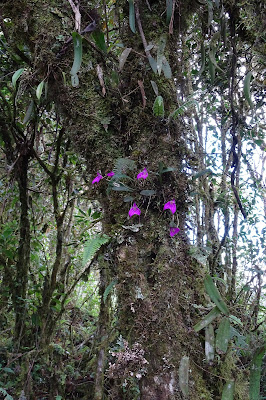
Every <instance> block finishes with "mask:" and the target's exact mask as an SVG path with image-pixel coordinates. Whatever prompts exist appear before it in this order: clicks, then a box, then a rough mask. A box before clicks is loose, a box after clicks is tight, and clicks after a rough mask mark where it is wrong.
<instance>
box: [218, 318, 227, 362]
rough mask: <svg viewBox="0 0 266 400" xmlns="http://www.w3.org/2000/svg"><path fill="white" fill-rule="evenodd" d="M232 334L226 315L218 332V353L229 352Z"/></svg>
mask: <svg viewBox="0 0 266 400" xmlns="http://www.w3.org/2000/svg"><path fill="white" fill-rule="evenodd" d="M230 334H231V330H230V322H229V319H228V318H227V317H224V318H223V319H222V320H221V322H220V324H219V327H218V329H217V334H216V351H217V353H218V354H222V353H224V354H225V353H226V352H227V348H228V342H229V339H230Z"/></svg>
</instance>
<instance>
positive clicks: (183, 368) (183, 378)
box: [179, 356, 189, 398]
mask: <svg viewBox="0 0 266 400" xmlns="http://www.w3.org/2000/svg"><path fill="white" fill-rule="evenodd" d="M188 374H189V357H187V356H183V357H182V358H181V361H180V365H179V386H180V389H181V391H182V393H183V396H184V397H185V398H187V396H188Z"/></svg>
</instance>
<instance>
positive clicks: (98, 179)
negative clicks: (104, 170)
mask: <svg viewBox="0 0 266 400" xmlns="http://www.w3.org/2000/svg"><path fill="white" fill-rule="evenodd" d="M101 179H103V176H102V175H101V174H100V172H97V176H96V178H94V179H93V181H92V182H91V184H92V185H93V184H94V183H97V182H100V180H101Z"/></svg>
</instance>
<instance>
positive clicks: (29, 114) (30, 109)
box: [22, 100, 34, 125]
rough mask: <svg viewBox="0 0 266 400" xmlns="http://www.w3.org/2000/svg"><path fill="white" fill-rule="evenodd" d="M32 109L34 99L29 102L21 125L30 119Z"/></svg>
mask: <svg viewBox="0 0 266 400" xmlns="http://www.w3.org/2000/svg"><path fill="white" fill-rule="evenodd" d="M33 109H34V101H33V100H31V102H30V104H29V107H28V109H27V111H26V115H25V117H24V119H23V122H22V123H23V125H25V124H26V123H27V122H28V121H29V120H30V117H31V115H32V112H33Z"/></svg>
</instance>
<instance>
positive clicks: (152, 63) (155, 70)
mask: <svg viewBox="0 0 266 400" xmlns="http://www.w3.org/2000/svg"><path fill="white" fill-rule="evenodd" d="M148 61H149V63H150V66H151V69H152V70H153V72H154V73H155V74H157V63H156V61H155V59H154V58H153V57H152V56H148Z"/></svg>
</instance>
